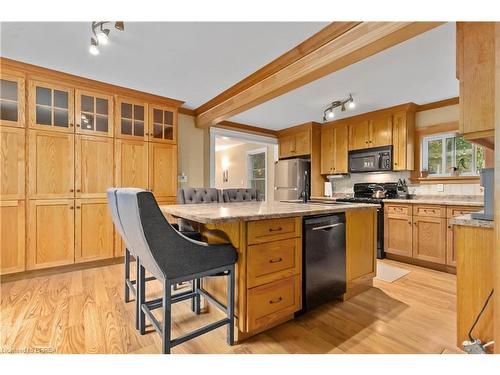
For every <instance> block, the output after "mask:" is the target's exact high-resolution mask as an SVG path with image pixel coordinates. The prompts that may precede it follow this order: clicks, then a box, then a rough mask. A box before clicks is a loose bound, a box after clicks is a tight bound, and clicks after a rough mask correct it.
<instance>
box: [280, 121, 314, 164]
mask: <svg viewBox="0 0 500 375" xmlns="http://www.w3.org/2000/svg"><path fill="white" fill-rule="evenodd" d="M278 142H279V157H280V159H284V158H289V157H297V156H305V155H309V154H310V153H311V129H310V128H307V129H303V128H302V127H301V128H300V129H295V128H291V129H286V130H285V131H284V132H283V133H282V134H280V135H279V139H278Z"/></svg>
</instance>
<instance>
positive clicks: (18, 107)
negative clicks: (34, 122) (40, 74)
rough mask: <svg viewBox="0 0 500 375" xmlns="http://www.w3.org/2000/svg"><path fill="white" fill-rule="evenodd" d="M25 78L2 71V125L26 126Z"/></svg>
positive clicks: (0, 84)
mask: <svg viewBox="0 0 500 375" xmlns="http://www.w3.org/2000/svg"><path fill="white" fill-rule="evenodd" d="M24 107H25V106H24V78H22V77H20V76H16V75H13V74H8V73H4V72H2V73H0V125H4V126H16V127H21V128H24V126H25V125H24Z"/></svg>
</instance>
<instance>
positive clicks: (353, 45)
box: [196, 22, 444, 128]
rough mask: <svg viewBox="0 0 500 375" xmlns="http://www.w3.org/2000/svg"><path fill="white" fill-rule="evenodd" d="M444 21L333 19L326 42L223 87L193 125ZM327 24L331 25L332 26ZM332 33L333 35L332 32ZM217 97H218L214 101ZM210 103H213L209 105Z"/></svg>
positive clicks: (266, 97)
mask: <svg viewBox="0 0 500 375" xmlns="http://www.w3.org/2000/svg"><path fill="white" fill-rule="evenodd" d="M443 23H444V22H361V23H357V24H356V25H353V23H347V24H348V25H347V24H346V23H343V22H341V23H335V22H334V23H333V24H332V25H336V26H337V27H338V28H337V32H338V34H337V35H336V36H335V37H332V38H331V39H329V40H328V41H326V42H324V41H325V37H323V43H320V42H318V43H317V44H314V43H312V42H311V45H310V48H309V49H308V53H306V54H301V55H300V57H298V58H297V57H296V58H295V59H291V60H290V61H289V62H288V63H287V64H286V65H281V64H279V66H280V68H279V69H278V70H272V73H271V74H269V72H270V71H268V72H267V74H264V75H261V76H260V79H259V77H257V78H256V76H255V74H256V73H257V72H256V73H254V75H252V76H253V78H252V79H250V77H252V76H249V77H247V79H250V80H249V81H247V82H246V83H243V82H244V81H245V80H243V81H241V82H240V83H238V84H236V85H235V86H233V87H232V88H230V89H229V90H226V92H225V93H226V95H224V93H222V94H221V95H219V96H218V97H216V98H214V99H213V100H211V101H209V102H208V103H207V105H203V106H201V107H200V108H198V109H197V110H196V113H197V116H196V126H197V127H200V128H206V127H210V126H213V125H216V124H217V123H219V122H221V121H224V120H226V119H228V118H230V117H232V116H234V115H236V114H238V113H241V112H244V111H246V110H248V109H250V108H253V107H255V106H257V105H259V104H261V103H264V102H266V101H268V100H271V99H273V98H275V97H277V96H280V95H283V94H284V93H286V92H289V91H291V90H293V89H296V88H297V87H300V86H303V85H305V84H307V83H310V82H312V81H315V80H317V79H319V78H321V77H324V76H326V75H328V74H330V73H333V72H335V71H337V70H340V69H342V68H344V67H346V66H348V65H351V64H354V63H356V62H358V61H360V60H363V59H365V58H367V57H369V56H372V55H374V54H375V53H378V52H380V51H383V50H385V49H387V48H390V47H392V46H394V45H396V44H399V43H401V42H403V41H405V40H408V39H411V38H413V37H414V36H416V35H419V34H422V33H424V32H426V31H428V30H430V29H432V28H435V27H437V26H439V25H442V24H443ZM337 24H343V26H344V29H343V30H344V31H343V32H341V30H342V27H340V25H337ZM330 27H332V28H333V26H330ZM320 33H321V31H320ZM316 35H317V34H316ZM331 35H335V34H334V33H333V32H332V34H331ZM312 38H314V36H313V37H312ZM308 41H309V40H308ZM306 42H307V41H306ZM304 43H305V42H304ZM314 46H315V48H314ZM298 47H299V46H297V47H296V48H298ZM285 55H286V54H285ZM285 55H284V56H285ZM282 57H283V56H282ZM279 59H280V58H278V59H277V60H279ZM273 63H274V62H273ZM273 63H271V64H273ZM263 69H265V67H264V68H263ZM238 85H241V86H240V87H239V89H234V87H236V86H238ZM228 92H229V93H228ZM217 98H219V100H216V99H217ZM221 100H222V101H221ZM209 103H212V104H213V105H212V106H208V104H209Z"/></svg>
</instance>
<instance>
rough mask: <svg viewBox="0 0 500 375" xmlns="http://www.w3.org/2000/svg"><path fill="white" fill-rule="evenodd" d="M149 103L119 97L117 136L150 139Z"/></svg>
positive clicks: (117, 104) (117, 103)
mask: <svg viewBox="0 0 500 375" xmlns="http://www.w3.org/2000/svg"><path fill="white" fill-rule="evenodd" d="M147 106H148V105H147V103H144V102H142V101H137V100H134V99H129V98H121V97H118V98H117V101H116V136H117V137H118V138H125V139H143V140H145V141H146V140H147V139H148V135H149V133H148V118H147V117H148V112H147Z"/></svg>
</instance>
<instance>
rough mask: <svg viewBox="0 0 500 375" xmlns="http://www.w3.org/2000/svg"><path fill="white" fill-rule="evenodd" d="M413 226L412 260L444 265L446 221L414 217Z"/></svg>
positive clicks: (435, 218) (438, 218)
mask: <svg viewBox="0 0 500 375" xmlns="http://www.w3.org/2000/svg"><path fill="white" fill-rule="evenodd" d="M413 226H414V227H413V258H415V259H420V260H424V261H427V262H433V263H439V264H445V263H446V219H444V218H440V217H426V216H415V217H414V218H413Z"/></svg>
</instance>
